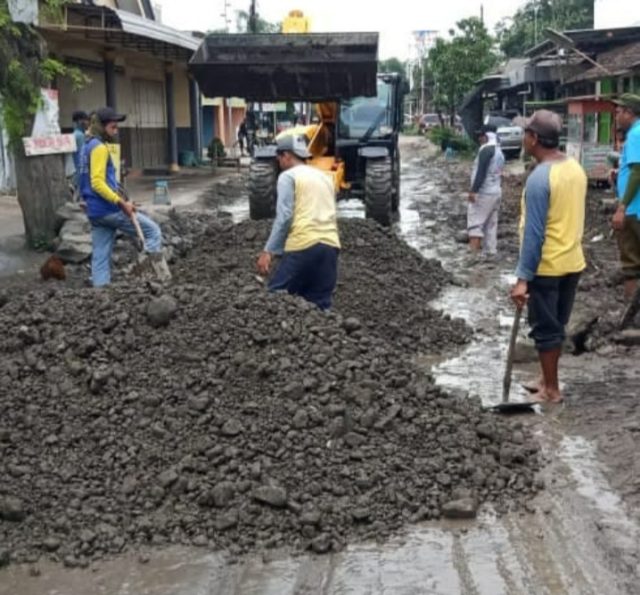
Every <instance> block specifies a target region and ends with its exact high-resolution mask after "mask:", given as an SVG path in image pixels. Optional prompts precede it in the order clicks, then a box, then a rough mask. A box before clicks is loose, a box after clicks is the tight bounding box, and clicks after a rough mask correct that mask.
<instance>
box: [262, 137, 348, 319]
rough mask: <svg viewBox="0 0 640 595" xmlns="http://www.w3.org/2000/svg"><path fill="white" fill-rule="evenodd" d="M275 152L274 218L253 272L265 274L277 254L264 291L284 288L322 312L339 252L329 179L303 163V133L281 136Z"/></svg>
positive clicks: (333, 280)
mask: <svg viewBox="0 0 640 595" xmlns="http://www.w3.org/2000/svg"><path fill="white" fill-rule="evenodd" d="M276 154H277V158H278V165H279V166H280V169H281V170H282V173H281V174H280V176H279V177H278V190H277V192H278V196H277V206H276V218H275V221H274V222H273V228H272V230H271V235H270V236H269V240H268V241H267V244H266V246H265V248H264V250H263V251H262V252H261V254H260V256H259V257H258V262H257V268H258V272H259V273H260V274H261V275H263V276H267V275H268V274H269V272H270V270H271V264H272V259H273V255H280V254H282V255H283V256H282V260H281V261H280V264H279V266H278V268H277V269H276V271H275V273H274V275H273V277H272V279H271V280H270V282H269V289H270V290H271V291H277V290H286V291H288V292H289V293H290V294H293V295H299V296H301V297H303V298H304V299H306V300H307V301H309V302H312V303H314V304H316V305H317V306H318V307H319V308H320V309H322V310H327V309H328V308H330V307H331V299H332V296H333V292H334V290H335V287H336V281H337V276H338V253H339V251H340V239H339V236H338V221H337V212H336V196H335V190H334V187H333V181H332V180H331V178H330V177H329V176H328V175H326V174H324V173H323V172H321V171H320V170H319V169H317V168H315V167H311V166H309V165H307V164H306V160H307V159H309V158H310V157H311V154H310V153H309V151H308V150H307V143H306V140H305V138H304V137H303V136H302V135H299V134H294V135H289V136H284V137H282V138H280V139H279V140H278V144H277V148H276Z"/></svg>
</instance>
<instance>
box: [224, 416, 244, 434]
mask: <svg viewBox="0 0 640 595" xmlns="http://www.w3.org/2000/svg"><path fill="white" fill-rule="evenodd" d="M242 429H243V428H242V424H241V423H240V422H239V421H238V420H237V419H229V420H227V421H226V422H225V424H224V425H223V426H222V430H221V431H222V435H223V436H237V435H238V434H241V433H242Z"/></svg>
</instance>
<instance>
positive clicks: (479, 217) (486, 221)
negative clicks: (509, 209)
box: [467, 126, 505, 257]
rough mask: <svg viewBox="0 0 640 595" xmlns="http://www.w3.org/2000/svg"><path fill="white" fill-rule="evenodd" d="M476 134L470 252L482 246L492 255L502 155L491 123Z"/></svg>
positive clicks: (469, 214)
mask: <svg viewBox="0 0 640 595" xmlns="http://www.w3.org/2000/svg"><path fill="white" fill-rule="evenodd" d="M478 135H479V141H480V149H479V151H478V155H477V156H476V159H475V161H474V163H473V173H472V174H471V190H470V191H469V205H468V209H467V233H468V236H469V248H470V249H471V251H472V252H474V253H478V252H480V250H482V252H483V253H484V255H485V256H488V257H493V256H495V255H496V254H497V252H498V212H499V210H500V200H501V198H502V170H503V169H504V162H505V159H504V155H503V154H502V150H501V149H500V145H499V144H498V136H497V134H496V129H495V128H494V127H492V126H483V127H482V128H481V129H480V130H479V131H478Z"/></svg>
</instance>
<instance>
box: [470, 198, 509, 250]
mask: <svg viewBox="0 0 640 595" xmlns="http://www.w3.org/2000/svg"><path fill="white" fill-rule="evenodd" d="M500 198H501V197H500V195H499V194H494V195H490V194H478V195H477V197H476V201H475V202H470V203H469V205H468V210H467V233H468V235H469V237H470V238H482V251H483V252H484V253H485V254H496V253H497V252H498V211H499V210H500Z"/></svg>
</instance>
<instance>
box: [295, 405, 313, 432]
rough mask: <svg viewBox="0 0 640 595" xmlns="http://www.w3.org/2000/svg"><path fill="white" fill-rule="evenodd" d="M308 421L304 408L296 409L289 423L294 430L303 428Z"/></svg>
mask: <svg viewBox="0 0 640 595" xmlns="http://www.w3.org/2000/svg"><path fill="white" fill-rule="evenodd" d="M308 423H309V414H308V413H307V412H306V411H305V410H304V409H298V411H296V414H295V415H294V416H293V420H292V422H291V424H292V425H293V427H294V428H295V429H296V430H304V429H305V428H306V427H307V425H308Z"/></svg>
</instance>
